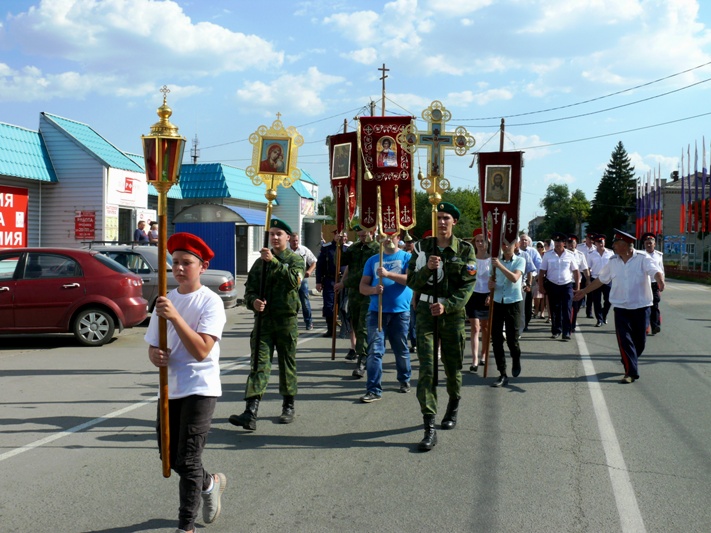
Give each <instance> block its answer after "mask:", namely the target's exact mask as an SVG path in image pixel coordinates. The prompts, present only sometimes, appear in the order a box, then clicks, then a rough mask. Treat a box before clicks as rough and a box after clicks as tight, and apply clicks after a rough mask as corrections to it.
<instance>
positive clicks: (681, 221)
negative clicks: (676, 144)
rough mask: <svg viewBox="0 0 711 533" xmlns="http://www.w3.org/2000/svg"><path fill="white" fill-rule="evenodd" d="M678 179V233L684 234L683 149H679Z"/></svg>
mask: <svg viewBox="0 0 711 533" xmlns="http://www.w3.org/2000/svg"><path fill="white" fill-rule="evenodd" d="M679 178H680V179H681V196H680V198H679V233H684V228H685V227H686V217H685V215H686V195H685V193H684V149H683V148H682V149H681V164H680V166H679Z"/></svg>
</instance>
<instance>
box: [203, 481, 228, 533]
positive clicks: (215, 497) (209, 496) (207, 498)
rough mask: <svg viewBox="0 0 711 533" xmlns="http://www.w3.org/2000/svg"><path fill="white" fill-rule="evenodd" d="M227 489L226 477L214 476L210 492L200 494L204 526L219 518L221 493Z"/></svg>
mask: <svg viewBox="0 0 711 533" xmlns="http://www.w3.org/2000/svg"><path fill="white" fill-rule="evenodd" d="M226 487H227V476H225V474H215V477H214V478H213V482H212V490H211V491H210V492H204V493H203V494H202V519H203V521H204V522H205V523H206V524H212V523H213V522H214V521H215V520H217V517H218V516H220V510H221V504H220V499H221V498H222V493H223V492H225V488H226Z"/></svg>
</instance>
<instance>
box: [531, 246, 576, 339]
mask: <svg viewBox="0 0 711 533" xmlns="http://www.w3.org/2000/svg"><path fill="white" fill-rule="evenodd" d="M567 240H568V237H567V236H566V234H565V233H559V232H556V233H554V234H553V242H554V247H553V249H552V250H549V251H547V252H546V253H544V254H543V259H542V261H541V268H540V269H539V271H538V290H539V291H540V293H541V294H544V295H545V294H548V303H549V304H550V315H551V338H552V339H557V338H558V337H560V334H561V333H563V340H564V341H569V340H570V333H571V330H572V322H571V316H572V310H573V289H575V290H578V289H579V288H580V271H579V270H578V261H577V260H576V258H575V256H574V255H573V252H571V251H570V250H566V248H565V241H567Z"/></svg>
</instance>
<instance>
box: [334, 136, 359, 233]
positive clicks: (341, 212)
mask: <svg viewBox="0 0 711 533" xmlns="http://www.w3.org/2000/svg"><path fill="white" fill-rule="evenodd" d="M328 156H329V157H328V161H329V165H330V170H331V190H332V191H333V200H334V203H335V205H336V231H338V233H341V232H342V231H343V230H344V229H346V230H348V229H349V227H348V226H349V223H350V221H351V219H352V218H353V216H354V215H355V209H356V195H357V190H356V189H357V183H358V182H357V176H358V173H357V169H358V134H357V133H356V132H355V131H353V132H350V133H341V134H339V135H330V136H329V137H328Z"/></svg>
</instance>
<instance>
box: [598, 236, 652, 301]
mask: <svg viewBox="0 0 711 533" xmlns="http://www.w3.org/2000/svg"><path fill="white" fill-rule="evenodd" d="M657 272H661V270H660V269H659V267H658V266H657V265H656V264H655V263H654V261H652V258H651V257H649V255H647V253H646V252H639V251H638V250H634V254H633V255H632V257H630V258H629V259H628V260H627V262H626V263H625V262H624V261H623V260H622V259H621V258H620V257H619V256H617V255H615V256H614V257H613V258H612V259H610V261H608V263H607V264H606V265H605V266H604V267H603V268H602V271H601V272H600V278H599V279H600V281H601V282H603V283H611V282H612V281H613V280H614V283H612V286H611V288H610V303H611V304H612V306H613V307H620V308H622V309H639V308H640V307H649V306H651V305H652V285H651V284H650V283H649V276H652V277H654V275H655V274H656V273H657Z"/></svg>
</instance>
